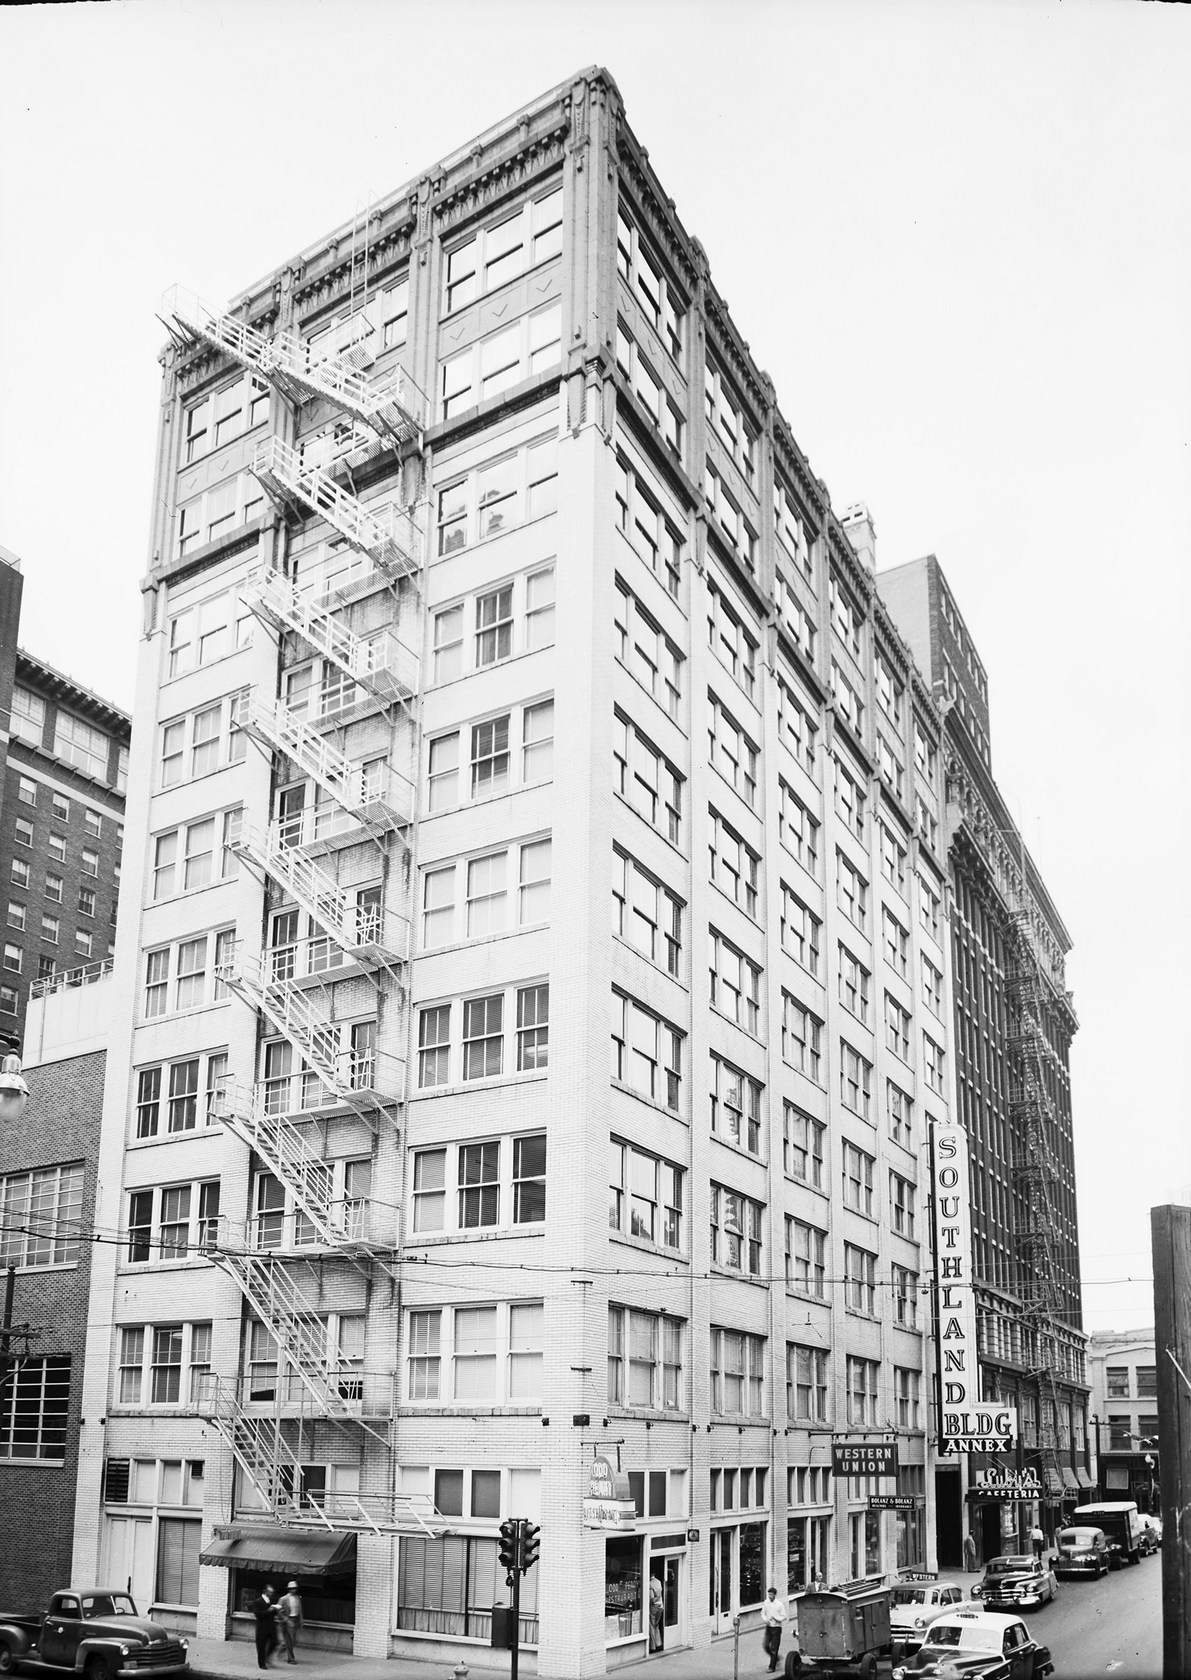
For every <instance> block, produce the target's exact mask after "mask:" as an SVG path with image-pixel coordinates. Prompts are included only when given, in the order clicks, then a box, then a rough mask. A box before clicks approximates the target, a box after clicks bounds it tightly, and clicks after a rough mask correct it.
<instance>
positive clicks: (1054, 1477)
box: [1042, 1464, 1063, 1496]
mask: <svg viewBox="0 0 1191 1680" xmlns="http://www.w3.org/2000/svg"><path fill="white" fill-rule="evenodd" d="M1042 1474H1043V1475H1044V1476H1045V1478H1046V1491H1047V1493H1051V1494H1054V1495H1056V1496H1058V1495H1059V1494H1061V1493H1062V1491H1063V1478H1062V1476H1060V1475H1059V1472H1058V1471H1057V1470H1055V1469H1052V1467H1051V1466H1050V1465H1049V1464H1048V1465H1047V1466H1046V1468H1045V1469H1044V1470H1043V1472H1042Z"/></svg>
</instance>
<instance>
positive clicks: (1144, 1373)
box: [1137, 1365, 1158, 1400]
mask: <svg viewBox="0 0 1191 1680" xmlns="http://www.w3.org/2000/svg"><path fill="white" fill-rule="evenodd" d="M1157 1393H1158V1367H1157V1366H1156V1365H1139V1366H1138V1367H1137V1397H1138V1399H1139V1400H1148V1399H1150V1398H1151V1397H1152V1396H1156V1395H1157Z"/></svg>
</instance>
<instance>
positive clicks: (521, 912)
mask: <svg viewBox="0 0 1191 1680" xmlns="http://www.w3.org/2000/svg"><path fill="white" fill-rule="evenodd" d="M550 868H551V863H550V840H549V838H548V837H547V838H546V839H542V840H524V841H521V842H520V843H518V844H514V845H513V846H510V847H507V848H505V849H503V850H501V851H499V852H490V853H488V854H486V855H485V856H484V857H479V858H468V859H466V860H461V861H458V862H457V861H455V860H452V861H451V862H450V863H446V864H442V865H435V866H433V867H432V868H428V869H425V870H424V871H423V872H422V946H423V949H425V950H428V951H429V950H434V949H436V948H437V947H439V946H442V945H450V944H453V943H454V942H455V941H456V940H458V939H478V938H484V937H487V936H489V935H491V934H493V933H502V932H504V931H506V930H507V929H511V928H516V927H529V926H532V925H534V924H535V923H540V922H545V921H547V920H548V919H549V915H550ZM461 882H462V887H463V891H464V893H465V902H464V904H463V905H462V906H459V907H458V908H457V904H456V900H457V897H458V893H459V890H460V883H461Z"/></svg>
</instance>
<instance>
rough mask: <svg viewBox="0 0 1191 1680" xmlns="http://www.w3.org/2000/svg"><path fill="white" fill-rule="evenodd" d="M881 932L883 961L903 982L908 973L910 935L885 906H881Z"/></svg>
mask: <svg viewBox="0 0 1191 1680" xmlns="http://www.w3.org/2000/svg"><path fill="white" fill-rule="evenodd" d="M881 931H882V938H883V947H882V948H883V950H884V955H885V961H886V962H887V963H888V964H889V966H890V968H891V969H892V970H893V971H894V973H895V974H900V975H901V977H902V979H903V980H904V979H905V978H906V976H907V975H908V974H909V971H910V934H909V931H908V929H906V928H904V927H903V926H902V925H901V923H900V922H899V921H898V919H897V917H896V916H895V915H894V914H893V912H892V911H891V910H890V908H889V906H888V905H887V904H883V905H882V906H881Z"/></svg>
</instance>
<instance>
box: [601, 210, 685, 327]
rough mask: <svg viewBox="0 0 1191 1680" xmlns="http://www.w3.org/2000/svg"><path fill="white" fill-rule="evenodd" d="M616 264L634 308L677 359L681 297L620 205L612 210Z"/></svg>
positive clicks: (683, 315) (681, 307)
mask: <svg viewBox="0 0 1191 1680" xmlns="http://www.w3.org/2000/svg"><path fill="white" fill-rule="evenodd" d="M616 266H617V269H618V271H619V273H620V276H621V279H622V280H623V281H624V283H625V285H626V286H627V287H628V289H629V292H630V294H631V296H632V297H633V300H634V302H635V303H636V304H637V306H638V308H639V309H640V310H641V311H642V312H643V313H644V315H645V316H646V317H647V319H648V320H649V321H650V323H651V324H652V326H653V327H654V328H655V329H656V331H657V333H658V336H659V337H660V338H661V341H662V343H663V344H664V345H665V347H666V349H667V351H668V352H669V354H670V355H671V356H673V357H674V358H675V360H679V359H680V358H681V356H682V342H683V324H684V320H685V307H684V304H683V300H682V297H681V295H680V294H679V293H678V291H677V290H676V289H675V287H674V286H673V284H672V283H671V281H670V280H669V278H668V277H667V276H666V275H665V274H664V273H663V272H662V267H661V264H660V262H659V261H658V259H657V258H656V257H655V256H654V255H653V252H652V250H651V249H650V248H649V247H648V246H647V244H646V242H645V241H644V240H643V239H642V237H641V234H640V232H639V231H638V229H637V226H636V223H635V222H634V221H633V220H632V218H631V217H630V216H629V214H628V212H627V211H626V210H625V208H624V206H623V205H618V207H617V211H616Z"/></svg>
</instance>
